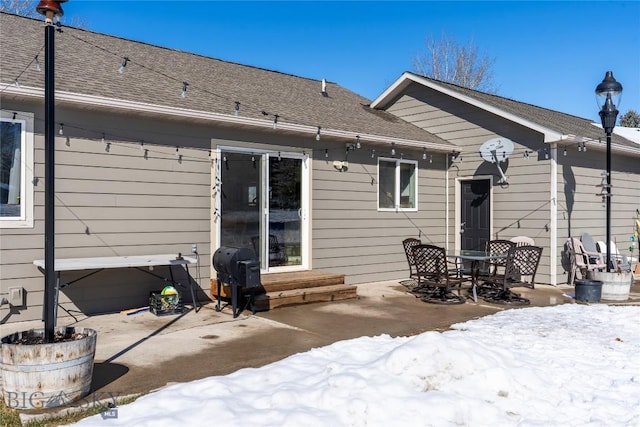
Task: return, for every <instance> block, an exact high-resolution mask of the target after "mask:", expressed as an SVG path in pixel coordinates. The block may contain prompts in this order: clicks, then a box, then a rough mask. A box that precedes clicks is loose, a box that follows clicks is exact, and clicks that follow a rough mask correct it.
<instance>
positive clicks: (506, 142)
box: [480, 138, 513, 184]
mask: <svg viewBox="0 0 640 427" xmlns="http://www.w3.org/2000/svg"><path fill="white" fill-rule="evenodd" d="M512 153H513V141H511V140H510V139H508V138H491V139H490V140H488V141H485V142H483V143H482V145H481V146H480V155H481V156H482V158H483V159H484V160H485V161H487V162H490V163H494V164H495V165H496V167H497V168H498V172H500V177H501V178H500V181H498V184H508V183H509V182H508V181H507V177H506V175H505V174H504V172H503V171H502V168H501V167H500V162H504V161H506V160H507V159H508V158H509V156H510V155H511V154H512Z"/></svg>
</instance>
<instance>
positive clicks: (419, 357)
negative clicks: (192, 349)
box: [74, 304, 640, 427]
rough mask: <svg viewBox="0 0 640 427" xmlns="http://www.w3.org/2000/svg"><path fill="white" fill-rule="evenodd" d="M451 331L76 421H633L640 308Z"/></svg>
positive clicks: (528, 315)
mask: <svg viewBox="0 0 640 427" xmlns="http://www.w3.org/2000/svg"><path fill="white" fill-rule="evenodd" d="M453 329H454V330H452V331H447V332H444V333H438V332H426V333H423V334H421V335H418V336H414V337H400V338H391V337H390V336H387V335H381V336H376V337H361V338H357V339H353V340H348V341H341V342H337V343H334V344H332V345H329V346H326V347H322V348H317V349H313V350H311V351H308V352H306V353H300V354H296V355H293V356H290V357H288V358H286V359H284V360H281V361H279V362H276V363H272V364H270V365H266V366H263V367H261V368H250V369H242V370H239V371H237V372H235V373H233V374H230V375H226V376H219V377H210V378H205V379H202V380H198V381H193V382H190V383H184V384H176V385H172V386H169V387H166V388H164V389H162V390H160V391H157V392H154V393H151V394H149V395H146V396H143V397H140V398H139V399H138V400H137V401H135V402H133V403H131V404H129V405H125V406H122V407H119V408H117V416H118V417H117V418H103V417H101V415H96V416H93V417H90V418H86V419H84V420H82V421H80V422H79V423H77V424H74V425H77V426H129V427H130V426H153V427H161V426H171V427H173V426H177V425H180V426H205V425H215V426H243V427H244V426H278V427H280V426H296V427H299V426H305V427H312V426H331V427H333V426H395V425H398V426H492V427H495V426H514V425H518V426H639V425H640V307H638V306H607V305H582V304H564V305H559V306H552V307H544V308H542V307H530V308H524V309H514V310H506V311H503V312H500V313H497V314H495V315H492V316H488V317H484V318H481V319H477V320H472V321H469V322H465V323H461V324H457V325H454V326H453Z"/></svg>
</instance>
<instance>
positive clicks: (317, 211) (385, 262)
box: [312, 150, 444, 283]
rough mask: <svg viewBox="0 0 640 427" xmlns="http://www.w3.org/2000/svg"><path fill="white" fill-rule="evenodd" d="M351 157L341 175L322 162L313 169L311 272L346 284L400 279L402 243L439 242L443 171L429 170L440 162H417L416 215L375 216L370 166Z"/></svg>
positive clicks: (365, 155) (366, 157) (365, 156)
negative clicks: (335, 277)
mask: <svg viewBox="0 0 640 427" xmlns="http://www.w3.org/2000/svg"><path fill="white" fill-rule="evenodd" d="M353 154H354V155H350V157H349V161H350V168H349V171H348V172H346V173H338V172H336V171H335V169H333V166H332V165H331V164H327V163H326V162H325V161H324V160H323V159H322V158H319V159H318V160H316V161H314V163H313V232H312V241H313V268H314V269H318V270H323V271H328V272H339V273H343V274H347V282H348V283H366V282H372V281H378V280H386V279H394V278H395V279H398V278H403V277H405V276H406V274H407V266H406V259H405V255H404V250H403V248H402V240H403V239H405V238H406V237H417V236H418V234H419V233H420V232H422V233H423V235H422V239H423V240H425V241H434V242H440V243H442V242H443V237H444V228H443V226H442V225H443V215H444V214H443V210H442V206H443V201H444V182H443V180H442V178H443V177H444V171H443V170H441V169H440V170H438V169H436V166H435V165H437V164H438V162H440V163H443V160H442V159H441V156H434V163H432V164H429V163H428V161H422V160H420V161H419V171H418V177H419V182H418V185H419V187H418V212H379V211H378V209H377V191H378V186H377V163H372V162H376V160H375V159H373V160H372V159H370V152H368V151H364V150H363V152H359V153H358V152H355V153H353ZM406 154H407V156H406V158H415V159H420V158H421V155H422V153H421V152H418V153H413V157H411V156H410V154H412V153H408V152H407V153H406ZM357 156H359V157H357ZM359 161H362V162H364V163H365V164H364V165H358V164H357V163H358V162H359ZM372 177H373V178H374V180H375V182H374V185H371V178H372Z"/></svg>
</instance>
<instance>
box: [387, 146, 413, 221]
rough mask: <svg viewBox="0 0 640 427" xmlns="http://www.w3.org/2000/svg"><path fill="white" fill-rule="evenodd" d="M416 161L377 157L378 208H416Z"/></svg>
mask: <svg viewBox="0 0 640 427" xmlns="http://www.w3.org/2000/svg"><path fill="white" fill-rule="evenodd" d="M417 170H418V162H416V161H411V160H400V159H383V158H379V159H378V209H379V210H396V209H398V210H409V211H416V210H417V209H418V203H417V194H418V179H417Z"/></svg>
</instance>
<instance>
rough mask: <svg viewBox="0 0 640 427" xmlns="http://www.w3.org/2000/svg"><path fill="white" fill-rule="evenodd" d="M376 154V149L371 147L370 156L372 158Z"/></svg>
mask: <svg viewBox="0 0 640 427" xmlns="http://www.w3.org/2000/svg"><path fill="white" fill-rule="evenodd" d="M375 155H376V150H374V149H372V150H371V158H372V159H373V158H374V157H375Z"/></svg>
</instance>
